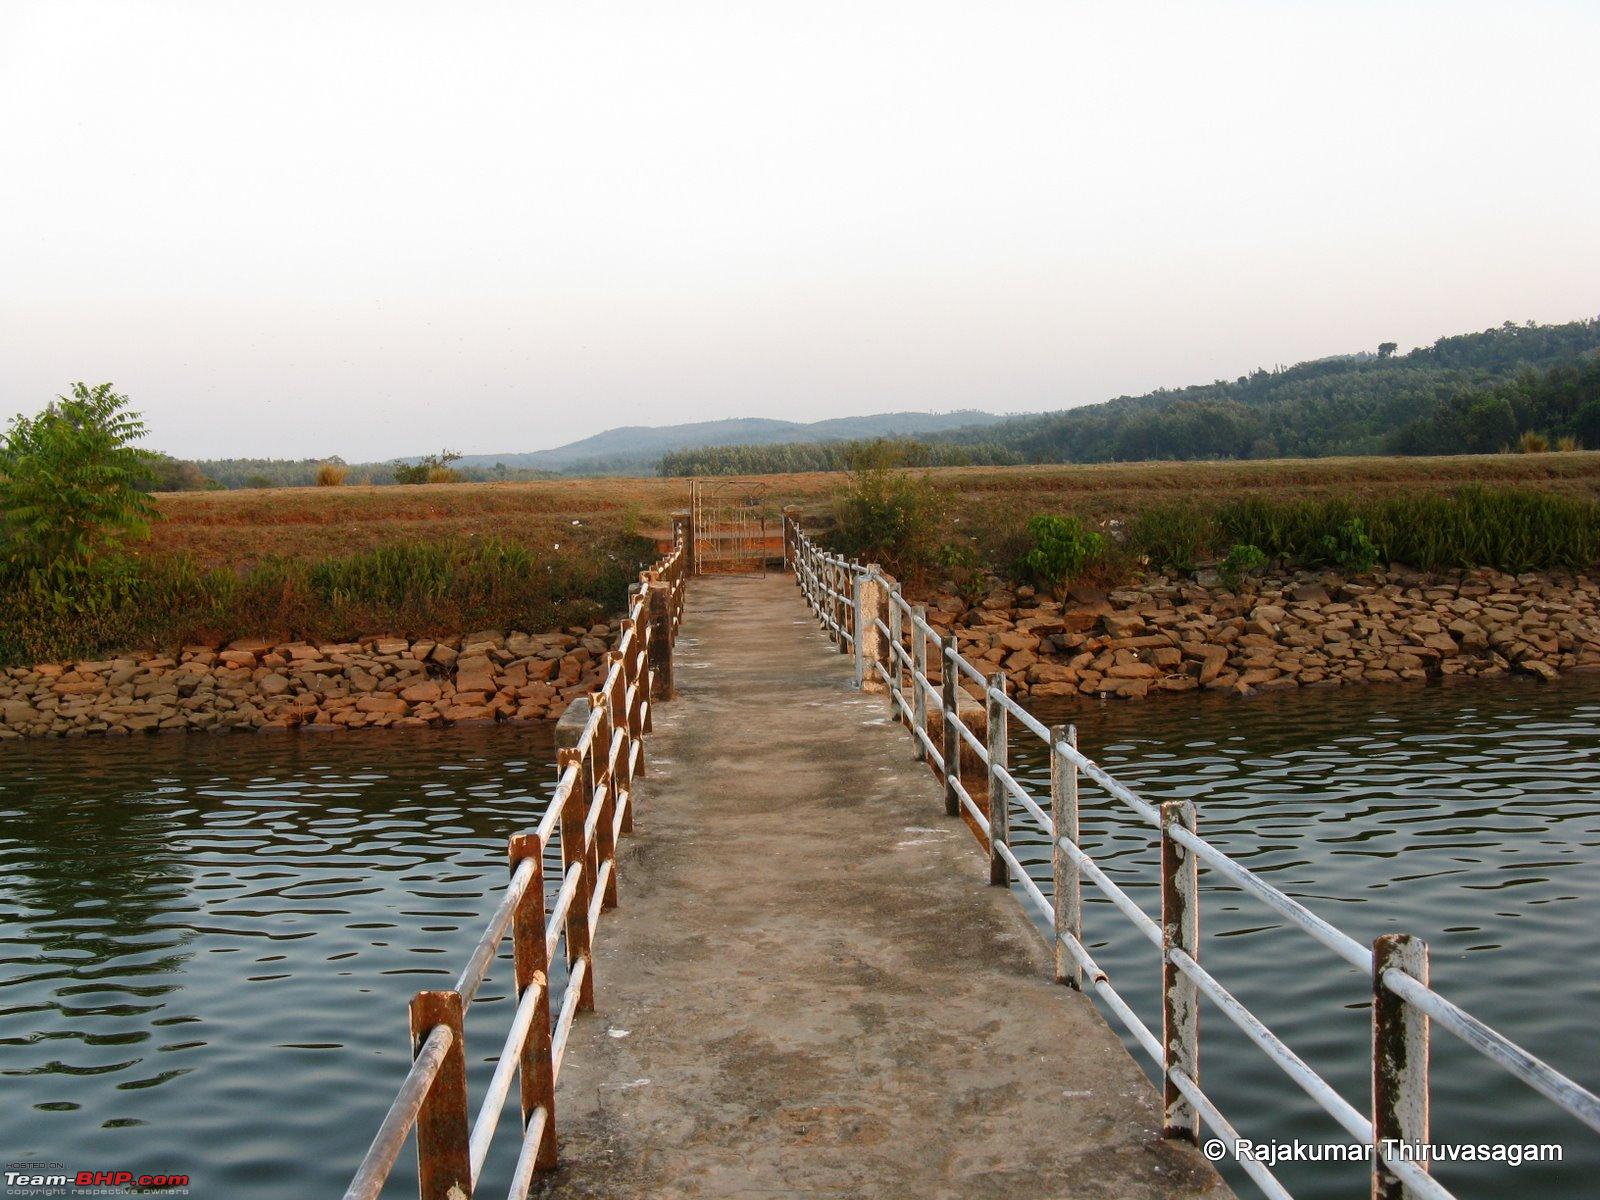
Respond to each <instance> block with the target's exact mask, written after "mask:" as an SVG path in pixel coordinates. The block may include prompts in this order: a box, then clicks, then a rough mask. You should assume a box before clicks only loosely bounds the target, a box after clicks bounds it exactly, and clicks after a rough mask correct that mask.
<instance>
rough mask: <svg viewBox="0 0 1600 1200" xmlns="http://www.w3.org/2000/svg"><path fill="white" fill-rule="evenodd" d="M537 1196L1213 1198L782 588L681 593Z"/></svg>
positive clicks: (739, 580)
mask: <svg viewBox="0 0 1600 1200" xmlns="http://www.w3.org/2000/svg"><path fill="white" fill-rule="evenodd" d="M676 674H677V684H678V692H679V695H678V699H677V700H675V701H674V702H673V703H671V704H667V705H663V706H662V707H660V708H658V709H657V710H656V727H655V734H654V736H653V737H652V738H651V740H650V742H649V755H650V759H651V761H650V768H649V770H650V774H649V777H648V778H647V779H646V780H645V781H644V786H643V787H642V789H641V792H640V805H639V809H638V815H637V821H636V825H635V833H634V836H633V837H632V838H629V839H625V840H624V842H623V850H622V857H621V862H620V871H619V880H620V887H621V907H620V908H618V909H616V910H615V911H613V912H611V913H609V914H607V915H606V916H605V917H604V918H603V919H602V920H601V923H600V928H599V933H598V937H597V947H596V956H595V979H596V988H597V991H596V997H597V1011H596V1012H595V1013H594V1014H592V1015H589V1014H586V1015H584V1016H583V1017H582V1018H580V1020H579V1021H578V1023H577V1025H576V1026H575V1027H574V1029H573V1032H572V1044H571V1046H570V1047H569V1053H568V1054H567V1057H566V1062H565V1065H564V1067H563V1072H562V1077H561V1083H560V1090H559V1093H558V1100H557V1113H558V1120H557V1128H558V1130H559V1136H560V1140H561V1157H562V1166H561V1168H560V1169H559V1170H558V1171H557V1172H555V1173H554V1174H553V1175H552V1176H550V1177H548V1178H547V1180H546V1181H545V1182H544V1183H543V1184H542V1185H541V1186H542V1187H543V1188H545V1189H546V1194H550V1195H559V1196H604V1197H613V1196H615V1197H624V1196H626V1197H646V1196H649V1197H690V1196H693V1197H734V1196H739V1197H746V1196H748V1197H764V1196H830V1197H832V1196H838V1197H907V1198H910V1197H915V1198H917V1200H930V1198H938V1197H951V1198H954V1197H963V1198H973V1197H995V1198H997V1200H998V1198H1000V1197H1006V1198H1008V1200H1026V1198H1029V1197H1104V1198H1107V1200H1112V1198H1115V1200H1141V1198H1145V1197H1207V1198H1208V1200H1217V1198H1221V1197H1226V1196H1228V1195H1229V1194H1230V1193H1228V1191H1227V1190H1226V1188H1224V1187H1223V1185H1222V1184H1221V1183H1220V1181H1219V1180H1218V1178H1217V1176H1216V1174H1215V1173H1214V1172H1213V1171H1212V1170H1211V1168H1210V1167H1209V1166H1207V1165H1206V1163H1205V1162H1204V1161H1203V1160H1202V1159H1201V1157H1200V1155H1199V1154H1198V1152H1196V1151H1194V1150H1193V1149H1192V1148H1189V1149H1185V1148H1182V1147H1180V1146H1178V1145H1175V1144H1173V1143H1169V1142H1163V1141H1162V1140H1161V1139H1160V1138H1159V1136H1158V1131H1159V1128H1160V1117H1159V1105H1158V1102H1157V1097H1156V1094H1155V1091H1154V1089H1153V1088H1152V1086H1151V1085H1150V1083H1149V1082H1148V1081H1147V1080H1146V1078H1145V1076H1144V1074H1143V1073H1142V1072H1141V1071H1140V1070H1139V1069H1138V1068H1137V1067H1136V1066H1135V1064H1134V1063H1133V1061H1132V1060H1131V1059H1130V1058H1129V1057H1128V1055H1127V1053H1126V1052H1125V1051H1124V1050H1123V1048H1122V1045H1121V1043H1120V1042H1119V1041H1118V1040H1117V1038H1116V1037H1115V1036H1114V1035H1113V1034H1112V1032H1111V1031H1110V1029H1109V1028H1108V1027H1107V1026H1106V1024H1105V1023H1104V1021H1103V1020H1102V1019H1101V1018H1100V1016H1099V1015H1098V1014H1097V1013H1096V1011H1095V1010H1094V1007H1093V1005H1092V1004H1091V1002H1090V1001H1089V1000H1088V999H1086V998H1085V997H1084V996H1082V995H1081V994H1079V993H1077V992H1074V991H1072V990H1070V989H1068V988H1065V987H1060V986H1057V985H1056V984H1055V983H1054V982H1053V981H1052V974H1051V967H1050V963H1049V961H1048V959H1047V957H1046V954H1045V951H1044V945H1043V941H1042V939H1040V938H1039V937H1038V935H1037V934H1035V933H1034V932H1033V931H1032V929H1031V928H1030V927H1029V926H1028V924H1027V921H1026V918H1025V917H1024V915H1023V913H1022V911H1021V909H1020V907H1019V906H1018V904H1017V902H1016V901H1015V900H1013V899H1011V898H1010V897H1009V896H1008V895H1006V893H1005V892H1004V891H1003V890H1002V889H999V888H991V887H989V886H988V885H987V864H986V862H985V860H984V858H983V856H982V855H981V854H980V853H979V851H978V849H977V846H976V844H975V843H974V841H973V839H972V836H971V834H970V833H968V831H967V830H966V828H965V827H964V826H963V825H962V824H961V823H960V822H958V821H956V820H954V819H950V818H946V817H945V816H944V808H943V801H942V799H941V792H940V789H939V787H938V785H937V784H936V783H935V781H934V779H933V776H932V775H931V773H930V772H929V771H928V769H927V768H926V767H925V766H923V765H921V764H919V763H915V762H913V761H912V758H911V740H910V738H909V735H908V734H907V733H906V732H905V730H904V729H902V728H901V727H900V726H898V725H896V724H892V723H890V722H889V721H888V719H887V714H886V709H887V703H886V701H885V699H884V698H883V697H881V696H875V697H870V698H869V697H863V696H861V695H860V694H858V693H856V692H854V691H853V690H852V689H851V687H850V662H849V659H848V658H846V657H844V656H842V655H840V654H838V653H837V651H835V650H834V649H833V647H832V646H831V645H830V644H829V642H828V641H827V639H826V638H825V637H824V636H823V634H822V633H821V632H819V631H818V629H817V626H816V624H815V623H814V622H813V620H812V619H811V614H810V612H809V611H808V610H807V609H806V607H805V605H804V604H803V602H802V601H801V599H800V597H799V592H798V590H797V589H796V587H795V585H794V581H793V579H792V577H786V576H779V575H776V574H774V575H772V576H770V577H768V578H767V579H764V580H763V579H759V578H747V577H709V578H701V579H696V580H694V581H692V583H691V584H690V589H689V600H688V612H687V614H686V619H685V621H684V625H683V630H682V636H681V640H680V641H679V642H678V648H677V659H676Z"/></svg>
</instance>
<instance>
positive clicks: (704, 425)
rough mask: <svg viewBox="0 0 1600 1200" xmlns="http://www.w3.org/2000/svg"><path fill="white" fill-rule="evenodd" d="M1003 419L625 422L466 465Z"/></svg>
mask: <svg viewBox="0 0 1600 1200" xmlns="http://www.w3.org/2000/svg"><path fill="white" fill-rule="evenodd" d="M999 419H1000V418H999V417H997V416H995V415H993V414H992V413H986V412H979V411H977V410H976V409H967V410H965V411H962V412H952V413H932V412H886V413H868V414H866V415H863V416H859V417H834V418H831V419H828V420H823V421H812V422H810V423H802V422H798V421H781V420H774V419H772V418H768V417H731V418H728V419H726V420H720V421H696V422H691V423H689V424H684V425H623V426H619V427H617V428H615V429H607V430H605V431H604V432H602V433H597V434H595V435H594V436H593V437H587V438H584V439H582V440H581V441H577V442H568V443H567V444H566V445H564V446H557V447H555V448H553V449H550V450H532V451H524V452H520V453H510V454H468V455H466V456H464V457H463V458H462V459H461V465H462V466H463V467H487V466H492V465H494V464H495V463H504V464H505V465H506V466H507V467H520V468H534V469H543V470H555V471H563V472H567V473H574V474H606V473H608V472H611V471H626V470H628V469H634V470H637V469H640V468H643V469H644V470H646V471H648V470H652V469H653V468H654V467H655V465H656V463H657V461H658V460H659V459H660V457H661V456H662V455H663V454H666V453H669V452H670V451H673V450H681V449H684V448H685V447H689V446H727V445H734V444H739V445H774V444H781V443H793V442H800V443H809V442H830V441H842V440H846V439H850V438H875V437H913V436H926V435H931V434H935V433H939V432H941V431H944V430H951V429H963V430H967V429H974V428H976V427H978V426H981V425H985V424H991V423H993V422H995V421H998V420H999Z"/></svg>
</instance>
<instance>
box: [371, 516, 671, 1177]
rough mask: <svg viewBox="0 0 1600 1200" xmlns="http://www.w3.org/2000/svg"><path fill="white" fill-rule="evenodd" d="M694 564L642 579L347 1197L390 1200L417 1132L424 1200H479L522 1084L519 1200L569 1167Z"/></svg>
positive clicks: (418, 1035)
mask: <svg viewBox="0 0 1600 1200" xmlns="http://www.w3.org/2000/svg"><path fill="white" fill-rule="evenodd" d="M686 567H687V556H686V553H685V547H684V539H683V537H682V534H681V532H680V533H679V534H678V536H677V537H676V538H675V539H674V548H673V550H672V552H671V553H670V554H668V555H667V556H666V557H665V558H663V559H662V560H661V561H660V562H659V563H657V564H656V566H655V567H654V568H652V569H651V570H648V571H646V572H644V573H643V574H642V575H641V576H640V582H639V585H638V587H637V589H635V590H634V594H633V598H632V600H631V602H630V604H629V608H628V615H627V617H626V619H624V620H623V622H622V625H621V634H620V636H619V637H618V639H617V648H616V649H615V650H613V651H610V652H609V653H608V654H607V655H606V659H607V669H606V675H605V680H604V682H603V683H601V685H600V687H599V688H598V689H597V690H596V691H594V692H593V693H592V694H591V695H590V697H589V703H590V705H591V710H590V712H589V716H588V720H587V721H586V722H585V723H584V725H583V727H582V729H581V731H579V732H577V733H576V737H575V738H573V739H572V740H573V743H574V744H572V745H571V746H567V747H563V748H561V749H560V751H559V756H558V767H557V769H558V772H559V778H558V782H557V784H556V790H555V793H554V795H552V796H551V798H550V803H549V805H548V807H547V808H546V809H545V812H544V816H543V818H542V819H541V820H540V821H539V824H538V827H537V828H536V829H534V830H532V831H531V832H523V833H516V834H513V835H512V836H511V838H510V845H509V861H510V869H511V879H510V882H509V883H508V884H507V886H506V891H505V895H504V896H503V897H502V898H501V900H500V903H499V905H498V906H497V907H496V908H495V910H494V913H493V915H492V916H491V917H490V918H489V925H488V928H487V929H486V930H484V933H483V936H482V938H480V939H479V941H478V945H477V948H476V949H474V950H473V952H472V955H471V957H470V958H469V959H468V960H467V964H466V966H465V967H464V968H463V969H462V972H461V976H460V978H458V979H457V980H456V983H455V986H454V987H453V988H451V989H449V990H448V991H423V992H418V993H417V994H416V996H415V997H414V998H413V999H412V1001H411V1043H412V1055H413V1057H412V1063H411V1069H410V1071H408V1072H407V1074H406V1078H405V1081H404V1082H403V1083H402V1084H401V1086H400V1091H399V1093H398V1095H396V1097H395V1100H394V1103H393V1104H392V1105H390V1107H389V1112H388V1115H387V1116H386V1117H385V1118H384V1120H383V1123H382V1125H381V1126H380V1127H379V1129H378V1133H377V1136H376V1137H375V1138H373V1141H372V1146H371V1148H370V1149H369V1150H368V1151H367V1154H366V1157H365V1158H364V1159H363V1160H362V1162H361V1166H360V1168H359V1169H358V1170H357V1171H356V1174H355V1178H354V1179H353V1180H352V1181H351V1183H350V1186H349V1188H348V1189H347V1190H346V1191H345V1200H373V1198H374V1197H376V1196H378V1194H379V1193H380V1192H381V1191H382V1190H383V1187H384V1184H385V1183H386V1182H387V1180H388V1178H389V1175H390V1172H391V1171H392V1170H393V1169H394V1165H395V1162H396V1160H397V1159H398V1158H399V1156H400V1152H401V1150H402V1149H403V1148H404V1146H405V1142H406V1139H407V1137H408V1136H409V1135H410V1133H411V1131H412V1130H413V1129H415V1131H416V1140H417V1185H418V1194H419V1196H420V1197H421V1200H471V1197H472V1196H473V1193H474V1189H475V1187H476V1185H477V1183H478V1180H479V1177H480V1176H481V1174H482V1171H483V1165H484V1162H485V1160H486V1159H487V1158H488V1154H489V1146H490V1143H491V1141H492V1140H493V1138H494V1133H495V1129H496V1127H497V1125H498V1124H499V1121H500V1115H501V1112H502V1111H503V1110H504V1108H505V1105H506V1099H507V1097H508V1095H509V1094H510V1090H511V1085H512V1083H513V1081H516V1082H518V1083H519V1085H520V1092H521V1101H522V1131H521V1145H520V1148H519V1150H518V1154H517V1162H516V1167H515V1169H514V1171H513V1174H512V1179H511V1187H510V1190H509V1192H508V1195H509V1197H510V1198H511V1200H523V1197H526V1196H527V1194H528V1189H529V1187H530V1186H531V1185H532V1183H533V1177H534V1175H535V1173H537V1172H539V1171H545V1170H549V1169H551V1168H553V1167H554V1166H555V1165H556V1115H555V1114H556V1106H555V1100H556V1083H557V1081H558V1080H559V1079H560V1077H561V1064H562V1061H563V1059H564V1058H565V1056H566V1051H567V1044H568V1040H569V1038H570V1037H571V1033H572V1024H573V1021H574V1020H575V1019H576V1017H577V1014H578V1013H579V1012H580V1011H583V1010H592V1009H593V1008H594V987H595V979H594V966H593V963H592V956H591V951H592V948H593V944H594V935H595V930H596V927H597V925H598V923H599V920H600V917H601V915H602V914H603V913H604V912H605V911H606V910H607V909H610V908H614V907H615V906H616V904H617V859H616V845H617V839H618V838H619V837H621V836H622V835H623V834H625V833H628V832H629V831H630V830H631V829H632V824H633V781H634V779H635V777H637V776H639V775H642V774H643V773H644V769H645V759H644V736H645V734H647V733H649V732H650V729H651V724H652V722H651V709H652V705H653V704H654V703H655V702H657V701H660V700H664V699H669V698H670V697H671V695H672V643H673V642H674V641H675V640H676V637H677V631H678V626H679V624H680V622H681V621H682V617H683V603H684V579H685V575H686V574H687V570H686ZM561 733H562V731H561V730H560V729H559V728H558V741H559V740H560V738H561ZM552 843H556V844H558V845H559V847H560V852H561V862H562V872H561V885H560V887H559V888H558V889H557V892H556V895H555V898H554V900H553V902H552V903H551V904H550V907H549V908H548V910H547V909H546V907H545V884H544V854H545V849H546V847H548V846H550V845H551V844H552ZM508 932H509V933H510V934H511V941H512V965H513V972H514V975H515V983H516V995H517V1005H516V1009H515V1012H514V1015H513V1016H512V1019H511V1028H510V1030H509V1031H508V1032H507V1034H506V1035H505V1039H504V1042H503V1044H502V1046H501V1049H500V1054H499V1057H498V1059H497V1060H496V1062H495V1068H494V1073H493V1075H492V1077H491V1078H490V1081H489V1084H488V1087H487V1089H486V1091H485V1094H484V1096H483V1100H482V1102H481V1103H480V1104H479V1106H478V1110H477V1114H476V1117H473V1116H472V1115H471V1113H470V1111H469V1108H468V1097H467V1073H466V1049H465V1030H464V1023H465V1020H466V1015H467V1012H468V1010H469V1009H470V1007H471V1005H472V1001H473V999H474V998H475V997H476V996H477V993H478V989H479V987H480V986H481V985H482V984H483V981H484V979H485V977H486V976H487V975H488V973H489V969H490V967H491V966H492V965H493V963H494V961H495V959H496V958H497V957H498V956H499V954H500V946H501V943H502V942H503V941H504V939H505V937H506V934H507V933H508ZM562 950H564V953H565V956H566V967H567V982H566V986H565V988H564V989H563V990H562V993H561V996H560V1002H559V1004H558V1005H555V1017H554V1020H553V1021H552V1018H551V1011H552V1002H553V1001H554V999H555V998H554V997H553V996H552V995H551V986H550V963H551V961H552V960H553V959H554V958H555V956H556V954H557V952H558V951H562ZM469 1122H470V1123H469Z"/></svg>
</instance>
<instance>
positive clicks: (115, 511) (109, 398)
mask: <svg viewBox="0 0 1600 1200" xmlns="http://www.w3.org/2000/svg"><path fill="white" fill-rule="evenodd" d="M127 405H128V398H127V397H126V396H120V395H118V394H117V393H116V392H113V391H112V390H111V385H110V384H109V383H102V384H99V385H97V386H95V387H92V388H91V387H88V386H87V385H85V384H82V383H75V384H73V385H72V395H70V396H58V397H56V399H55V401H54V402H52V403H51V404H50V405H49V406H48V407H47V408H45V410H44V411H43V412H41V413H39V414H38V415H37V416H33V417H24V416H18V417H16V418H14V419H13V420H12V422H11V425H10V427H9V428H8V429H7V431H6V433H5V437H4V440H3V442H0V563H3V565H4V569H5V571H6V573H8V574H13V575H19V576H33V577H35V578H43V579H46V580H50V581H52V582H57V581H60V582H65V581H70V580H72V579H74V578H80V577H82V576H84V575H87V574H89V573H90V572H92V571H94V570H95V569H97V568H99V567H102V566H103V565H105V563H106V562H107V560H108V559H110V558H111V557H112V556H113V555H114V552H115V551H116V549H117V548H118V546H119V545H120V544H121V543H122V542H124V541H125V540H127V539H129V538H140V537H147V536H148V535H149V532H150V524H149V522H150V519H151V517H152V516H153V515H154V512H155V505H154V502H153V501H152V500H151V498H150V496H149V495H148V494H147V493H146V492H145V490H144V489H145V487H146V486H147V484H148V483H149V482H150V480H151V478H152V475H153V465H154V456H153V455H151V454H150V453H149V452H147V451H144V450H141V449H139V448H137V447H136V446H134V444H133V443H134V442H136V441H138V440H139V439H140V438H142V437H144V433H145V427H144V422H143V421H142V420H141V419H140V417H139V414H138V413H134V412H129V411H128V408H127Z"/></svg>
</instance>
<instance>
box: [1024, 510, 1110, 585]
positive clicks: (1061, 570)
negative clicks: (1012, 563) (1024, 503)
mask: <svg viewBox="0 0 1600 1200" xmlns="http://www.w3.org/2000/svg"><path fill="white" fill-rule="evenodd" d="M1028 533H1029V535H1030V536H1031V537H1032V538H1033V549H1031V550H1029V551H1028V553H1027V554H1025V555H1024V556H1023V559H1022V566H1023V568H1024V570H1026V571H1027V573H1028V574H1029V575H1031V576H1032V577H1033V579H1034V581H1035V582H1037V583H1038V584H1039V585H1040V586H1041V587H1045V588H1048V589H1049V590H1050V591H1051V592H1053V593H1054V594H1055V595H1056V597H1057V598H1058V599H1059V598H1060V597H1061V595H1062V594H1063V593H1064V592H1065V591H1066V588H1067V585H1068V584H1070V583H1071V582H1072V581H1073V580H1074V579H1076V578H1077V577H1078V576H1079V575H1081V574H1083V569H1084V568H1085V567H1086V566H1088V565H1089V563H1090V562H1092V561H1093V560H1095V559H1097V558H1099V557H1100V556H1101V555H1102V554H1104V553H1105V549H1106V540H1105V538H1103V537H1102V536H1100V534H1098V533H1096V532H1095V531H1094V530H1092V529H1085V528H1084V527H1083V523H1082V522H1081V521H1079V520H1078V518H1077V517H1058V516H1055V515H1053V514H1041V515H1040V516H1036V517H1034V518H1033V519H1032V520H1030V521H1029V522H1028Z"/></svg>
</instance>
